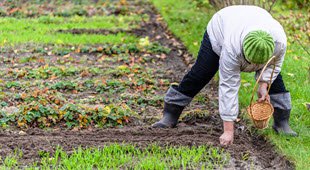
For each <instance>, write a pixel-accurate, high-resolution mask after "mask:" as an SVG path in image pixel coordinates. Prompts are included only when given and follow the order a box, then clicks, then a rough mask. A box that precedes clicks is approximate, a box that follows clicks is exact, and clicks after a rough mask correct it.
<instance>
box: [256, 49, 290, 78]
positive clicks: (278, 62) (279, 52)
mask: <svg viewBox="0 0 310 170" xmlns="http://www.w3.org/2000/svg"><path fill="white" fill-rule="evenodd" d="M275 49H276V50H275V53H274V56H276V57H275V59H274V61H271V64H269V65H268V66H267V68H266V70H265V71H264V72H263V75H262V77H261V79H260V80H259V82H266V83H268V84H269V83H270V77H271V74H272V70H273V67H274V66H273V64H275V70H274V73H273V76H272V80H271V82H273V81H274V80H275V79H276V78H277V76H278V74H279V73H280V71H281V67H282V63H283V60H284V56H285V53H286V45H285V44H276V48H275ZM261 71H262V70H258V71H257V72H256V74H255V79H256V80H257V79H258V77H259V75H260V74H261Z"/></svg>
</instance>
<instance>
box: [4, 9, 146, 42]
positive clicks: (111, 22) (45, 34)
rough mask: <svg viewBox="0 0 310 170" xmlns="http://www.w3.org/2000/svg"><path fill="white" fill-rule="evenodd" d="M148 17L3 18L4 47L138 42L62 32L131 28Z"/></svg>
mask: <svg viewBox="0 0 310 170" xmlns="http://www.w3.org/2000/svg"><path fill="white" fill-rule="evenodd" d="M142 18H145V16H144V15H142V16H137V15H131V16H118V17H115V16H93V17H83V16H74V17H68V18H63V17H53V16H42V17H39V18H24V19H16V18H11V17H5V18H0V34H1V36H0V45H1V46H3V45H7V44H8V45H15V44H20V43H43V44H47V43H49V44H99V43H113V44H120V43H128V42H135V41H136V37H134V36H131V35H126V34H125V33H118V34H115V35H94V34H91V35H87V34H81V35H74V34H69V33H59V32H57V31H58V30H60V29H61V30H68V29H109V30H115V29H117V28H122V29H131V28H134V27H136V26H137V24H138V23H139V22H140V21H141V20H142Z"/></svg>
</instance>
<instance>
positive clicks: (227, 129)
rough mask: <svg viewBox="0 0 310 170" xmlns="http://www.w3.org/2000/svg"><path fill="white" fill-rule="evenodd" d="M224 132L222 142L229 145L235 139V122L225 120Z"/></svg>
mask: <svg viewBox="0 0 310 170" xmlns="http://www.w3.org/2000/svg"><path fill="white" fill-rule="evenodd" d="M223 125H224V133H223V134H222V135H221V137H220V144H221V145H223V146H228V145H231V144H233V141H234V122H229V121H224V122H223Z"/></svg>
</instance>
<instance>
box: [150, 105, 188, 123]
mask: <svg viewBox="0 0 310 170" xmlns="http://www.w3.org/2000/svg"><path fill="white" fill-rule="evenodd" d="M183 109H184V106H178V105H175V104H169V103H166V102H165V104H164V111H163V118H162V119H161V120H160V121H158V122H156V123H154V124H153V125H152V127H153V128H174V127H175V126H176V125H177V124H178V119H179V117H180V115H181V113H182V111H183Z"/></svg>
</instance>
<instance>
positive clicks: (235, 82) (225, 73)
mask: <svg viewBox="0 0 310 170" xmlns="http://www.w3.org/2000/svg"><path fill="white" fill-rule="evenodd" d="M219 75H220V82H219V112H220V116H221V118H222V120H223V126H224V133H223V134H222V135H221V137H220V143H221V144H222V145H229V144H232V143H233V138H234V121H235V120H236V119H237V116H238V112H239V104H238V91H239V87H240V64H239V62H238V61H237V57H234V56H233V55H232V54H231V53H229V52H228V51H227V50H225V49H223V50H222V53H221V57H220V66H219Z"/></svg>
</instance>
